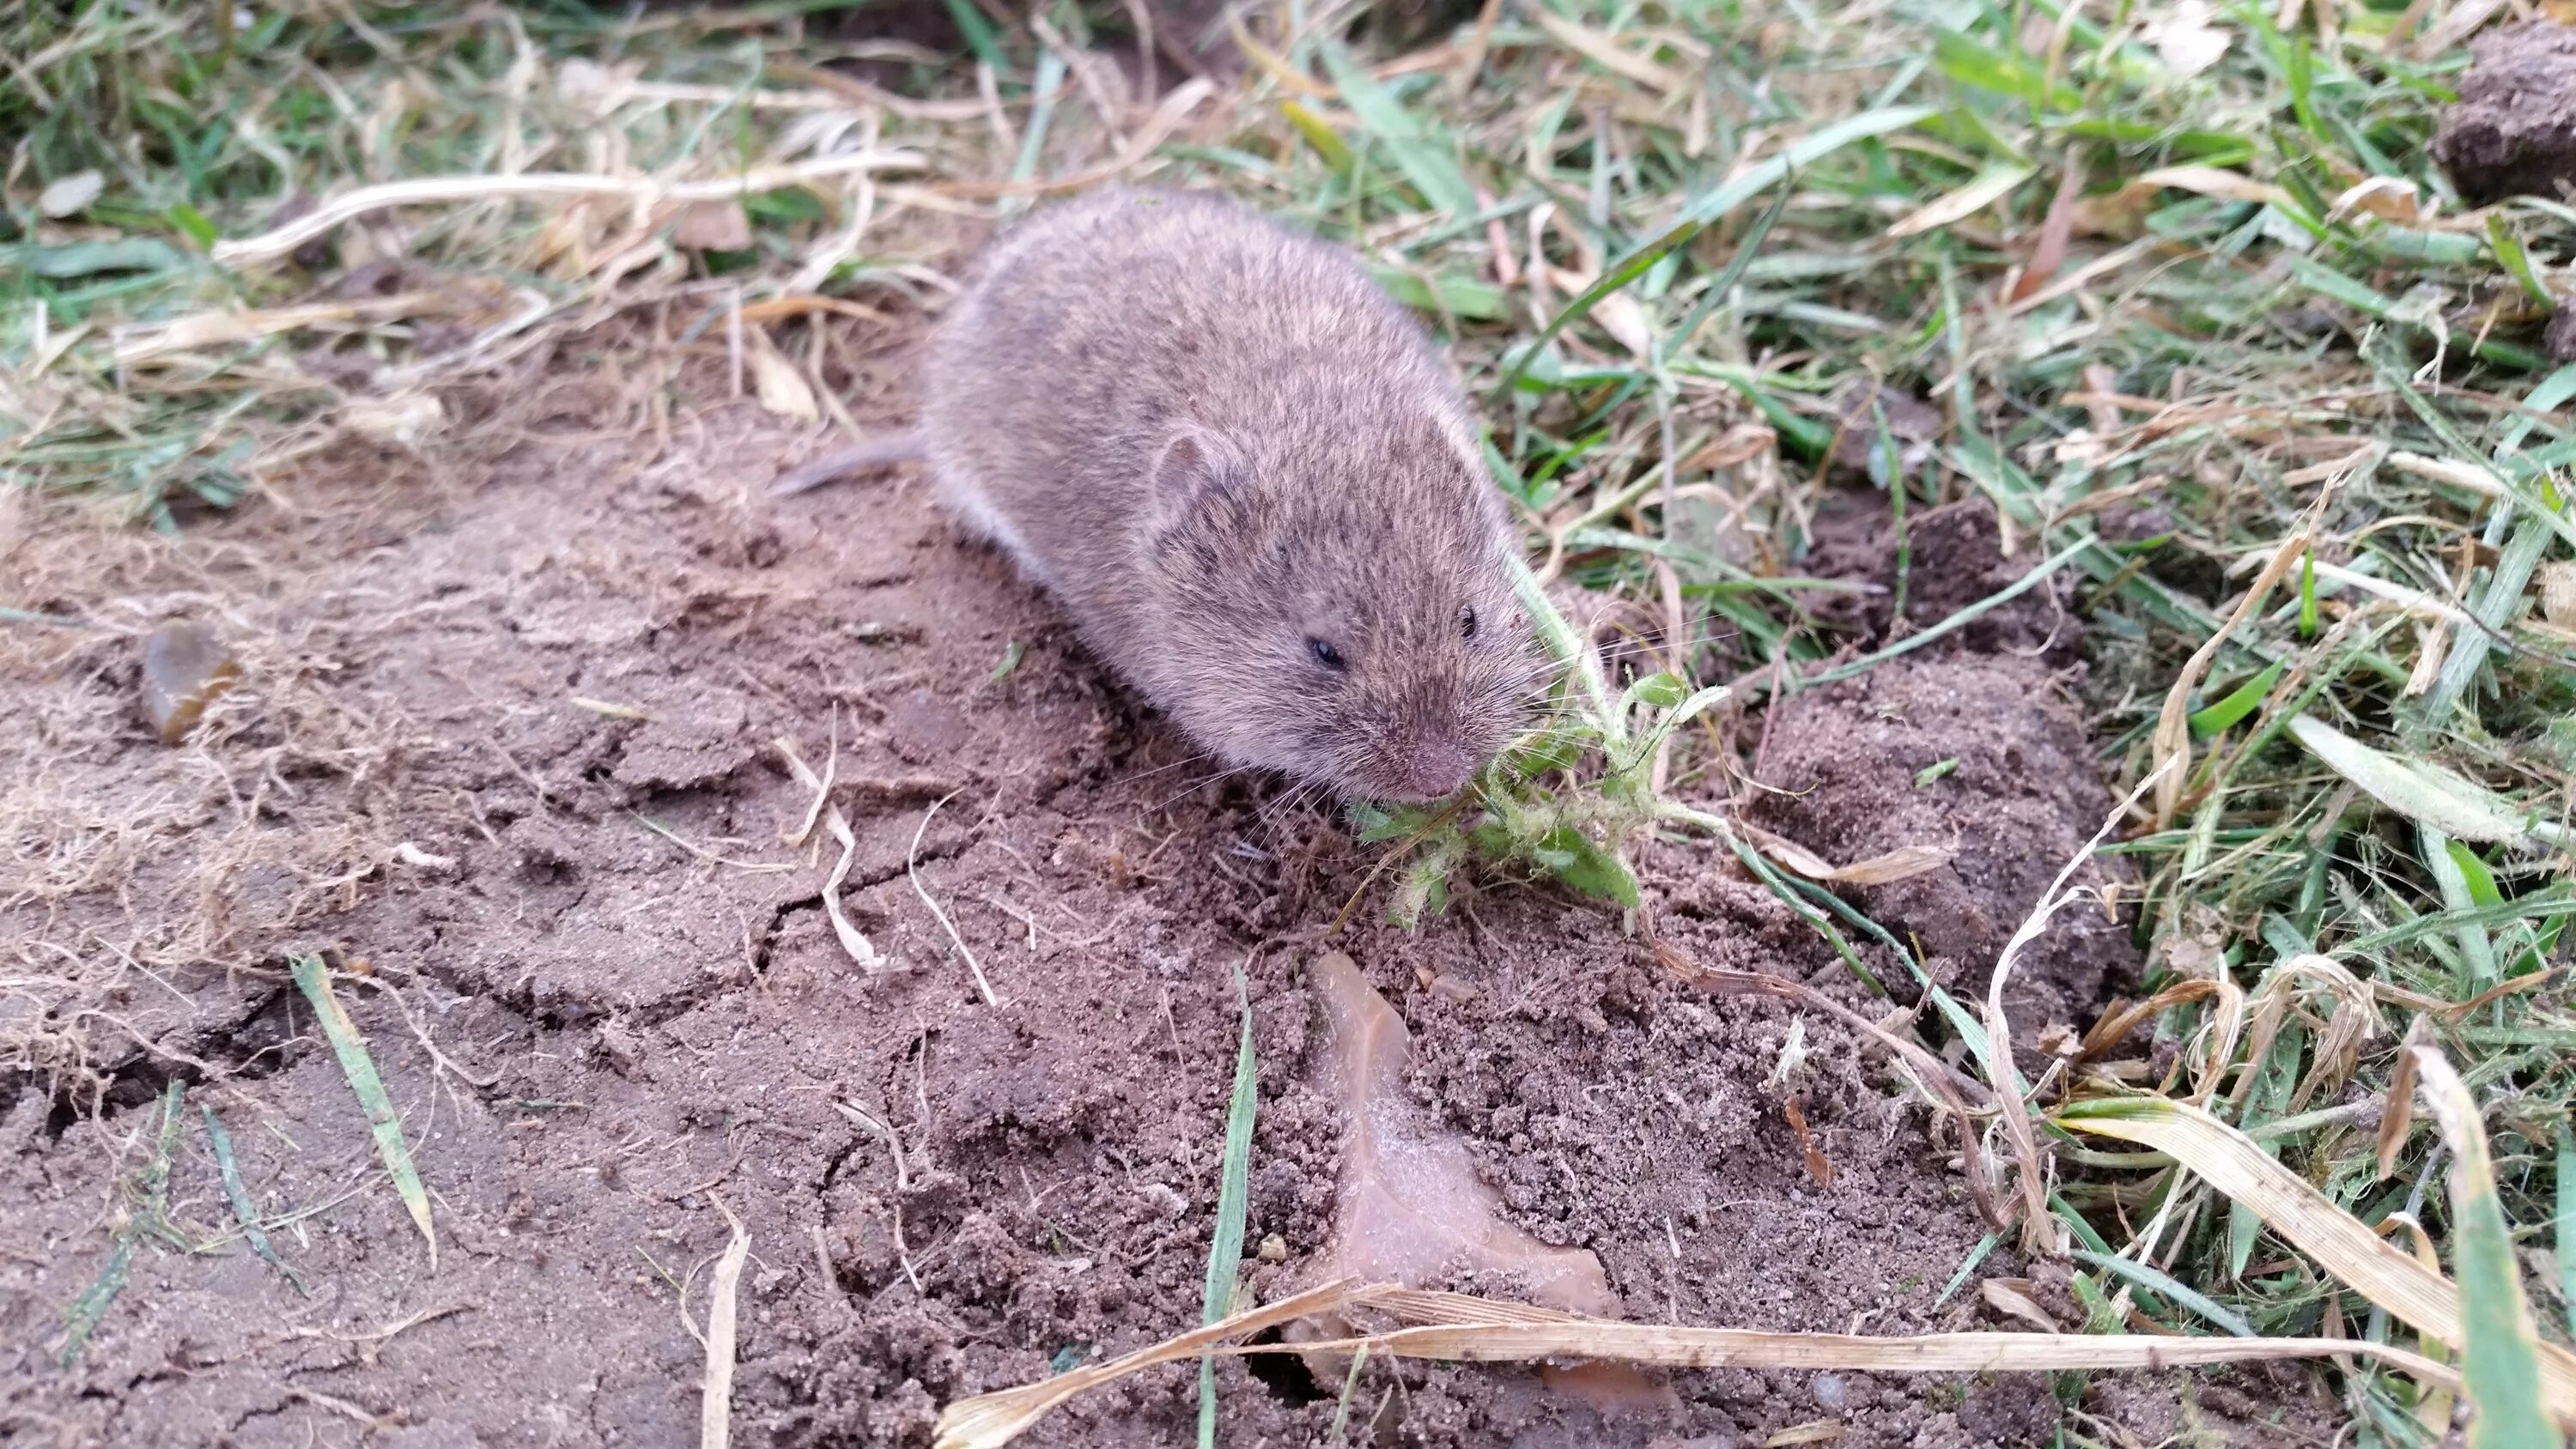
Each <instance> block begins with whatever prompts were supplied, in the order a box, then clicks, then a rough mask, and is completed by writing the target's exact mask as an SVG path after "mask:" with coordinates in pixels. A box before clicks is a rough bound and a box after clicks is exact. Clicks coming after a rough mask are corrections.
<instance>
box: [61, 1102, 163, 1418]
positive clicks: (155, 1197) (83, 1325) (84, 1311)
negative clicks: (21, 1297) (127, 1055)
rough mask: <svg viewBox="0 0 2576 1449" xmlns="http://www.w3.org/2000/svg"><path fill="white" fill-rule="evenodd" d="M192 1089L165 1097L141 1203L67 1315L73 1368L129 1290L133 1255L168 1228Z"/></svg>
mask: <svg viewBox="0 0 2576 1449" xmlns="http://www.w3.org/2000/svg"><path fill="white" fill-rule="evenodd" d="M187 1091H188V1084H187V1083H186V1082H183V1081H181V1080H179V1079H178V1078H176V1077H173V1078H171V1079H170V1085H169V1086H168V1087H167V1088H165V1089H164V1090H163V1091H162V1093H161V1127H160V1131H159V1132H158V1133H157V1134H156V1136H155V1139H154V1145H153V1152H152V1161H151V1162H150V1163H148V1164H146V1165H145V1167H144V1169H143V1202H142V1205H141V1206H140V1207H138V1208H137V1209H135V1210H134V1211H133V1212H132V1213H130V1214H128V1215H127V1217H126V1219H125V1221H124V1222H123V1223H122V1224H120V1225H119V1226H118V1227H117V1230H116V1237H115V1239H114V1241H113V1242H112V1243H111V1244H110V1245H109V1247H108V1250H107V1262H106V1264H105V1265H103V1266H102V1267H101V1268H100V1269H99V1270H98V1276H97V1277H96V1278H94V1279H92V1280H91V1281H90V1285H89V1287H87V1288H85V1289H83V1290H82V1291H81V1295H80V1297H78V1298H75V1299H73V1300H72V1306H71V1307H69V1308H67V1309H65V1310H64V1311H63V1326H64V1333H63V1347H62V1352H61V1354H60V1356H59V1359H60V1362H61V1364H62V1366H63V1367H65V1368H69V1367H71V1366H72V1363H73V1362H74V1361H75V1360H77V1359H78V1358H79V1357H80V1352H81V1349H82V1348H83V1347H84V1346H86V1345H87V1344H88V1343H89V1336H90V1335H91V1334H92V1333H95V1332H97V1331H98V1324H99V1320H100V1319H102V1318H104V1317H106V1316H107V1310H108V1306H109V1305H110V1304H112V1303H114V1302H115V1301H116V1295H117V1293H118V1292H119V1291H120V1290H122V1289H123V1288H124V1287H125V1276H126V1273H127V1272H128V1270H130V1269H131V1268H132V1267H133V1266H134V1251H135V1249H136V1247H137V1246H139V1245H140V1244H141V1243H142V1241H143V1234H144V1233H145V1232H146V1231H149V1230H152V1229H154V1228H158V1227H163V1226H165V1225H166V1223H167V1219H168V1212H169V1202H170V1161H171V1159H172V1158H173V1157H175V1156H176V1155H177V1154H178V1150H179V1122H180V1115H179V1106H180V1099H181V1098H183V1097H185V1096H186V1095H187Z"/></svg>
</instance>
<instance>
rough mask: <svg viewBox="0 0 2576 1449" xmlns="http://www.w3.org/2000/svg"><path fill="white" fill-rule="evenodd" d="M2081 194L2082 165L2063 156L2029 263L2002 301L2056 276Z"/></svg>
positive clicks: (2014, 298)
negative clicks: (2062, 166)
mask: <svg viewBox="0 0 2576 1449" xmlns="http://www.w3.org/2000/svg"><path fill="white" fill-rule="evenodd" d="M2083 194H2084V168H2082V167H2081V166H2078V165H2077V164H2076V163H2075V158H2074V157H2073V156H2071V155H2070V156H2068V157H2067V158H2066V170H2065V172H2064V173H2063V174H2061V175H2060V176H2059V177H2058V179H2057V195H2056V197H2055V198H2053V199H2052V200H2051V201H2050V202H2049V203H2048V216H2047V219H2045V220H2043V221H2042V222H2040V224H2039V241H2038V242H2037V243H2036V244H2035V245H2033V246H2032V247H2031V249H2030V265H2028V266H2026V267H2024V268H2022V273H2021V276H2019V277H2018V278H2016V279H2015V280H2014V282H2013V285H2012V291H2011V293H2010V294H2009V295H2007V296H2006V297H2005V298H2004V300H2005V301H2006V302H2018V301H2020V300H2021V299H2022V298H2024V297H2027V296H2029V295H2030V294H2031V293H2033V292H2036V291H2038V290H2039V289H2040V288H2042V287H2045V286H2047V285H2048V284H2049V283H2050V282H2051V281H2053V280H2055V279H2056V277H2057V269H2058V268H2060V267H2063V266H2065V265H2066V243H2067V239H2068V238H2069V237H2070V236H2072V235H2073V234H2074V231H2075V203H2076V201H2077V200H2078V199H2079V198H2081V197H2082V196H2083Z"/></svg>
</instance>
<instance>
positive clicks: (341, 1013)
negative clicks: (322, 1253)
mask: <svg viewBox="0 0 2576 1449" xmlns="http://www.w3.org/2000/svg"><path fill="white" fill-rule="evenodd" d="M294 967H295V984H296V986H297V987H299V988H301V989H302V991H303V992H304V997H305V999H306V1000H308V1001H310V1002H312V1003H313V1011H314V1014H315V1015H316V1016H317V1017H319V1018H320V1020H321V1023H322V1034H323V1035H324V1036H326V1037H328V1038H330V1040H331V1050H332V1051H333V1052H334V1053H335V1054H337V1055H338V1056H339V1058H340V1074H341V1075H342V1076H344V1077H347V1078H348V1079H349V1090H350V1091H352V1092H355V1093H356V1094H357V1096H358V1106H359V1107H360V1108H362V1109H364V1111H365V1112H366V1114H367V1125H368V1127H369V1128H370V1129H372V1130H373V1131H374V1133H375V1137H376V1153H377V1155H378V1156H380V1157H382V1158H383V1159H384V1160H385V1171H387V1172H389V1173H391V1174H393V1179H394V1191H395V1192H396V1193H398V1194H400V1195H401V1197H402V1200H403V1206H404V1207H405V1208H408V1209H409V1210H410V1211H411V1220H412V1221H413V1222H414V1223H415V1224H417V1225H419V1228H420V1235H421V1237H422V1238H423V1239H424V1240H426V1241H427V1242H428V1244H429V1269H430V1271H431V1272H433V1273H435V1272H437V1271H438V1230H437V1229H436V1228H435V1227H433V1226H431V1224H430V1220H429V1193H428V1192H427V1191H426V1190H424V1189H423V1188H422V1187H421V1185H420V1173H419V1171H418V1170H417V1169H415V1168H414V1167H413V1166H412V1161H411V1147H410V1144H408V1143H406V1142H404V1141H403V1132H402V1122H401V1120H400V1119H398V1118H397V1117H396V1116H395V1115H394V1104H393V1099H392V1098H390V1097H388V1096H386V1095H385V1084H384V1081H383V1079H382V1078H380V1077H378V1076H377V1075H376V1062H375V1059H374V1058H373V1057H370V1056H368V1055H367V1041H366V1038H364V1037H362V1036H360V1035H359V1034H358V1027H357V1023H355V1022H353V1021H351V1020H349V1012H348V1009H347V1008H346V1007H343V1006H342V1005H340V998H339V997H338V996H337V995H336V994H334V993H333V992H332V990H331V976H330V973H329V972H328V971H326V970H324V969H323V966H322V958H321V957H319V956H298V957H296V958H295V961H294Z"/></svg>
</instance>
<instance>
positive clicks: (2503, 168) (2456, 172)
mask: <svg viewBox="0 0 2576 1449" xmlns="http://www.w3.org/2000/svg"><path fill="white" fill-rule="evenodd" d="M2469 49H2470V54H2471V56H2472V61H2471V64H2470V66H2469V69H2468V72H2467V73H2466V74H2465V75H2463V76H2461V77H2460V103H2459V104H2458V105H2456V106H2453V107H2451V108H2450V109H2448V110H2446V111H2444V112H2443V113H2442V124H2441V126H2440V128H2439V129H2438V130H2437V131H2436V132H2435V133H2434V136H2433V155H2434V158H2435V159H2436V160H2438V161H2440V162H2441V163H2442V168H2443V169H2444V170H2445V171H2448V172H2449V173H2450V175H2451V184H2452V185H2454V186H2457V187H2458V188H2459V189H2460V196H2461V199H2463V200H2465V201H2467V202H2469V203H2470V204H2471V205H2473V206H2482V205H2484V204H2486V203H2487V202H2490V201H2494V200H2497V199H2498V198H2500V197H2506V196H2541V197H2547V198H2549V199H2550V200H2553V201H2558V200H2564V199H2566V198H2567V197H2568V196H2569V195H2576V26H2567V25H2560V24H2557V23H2555V22H2552V21H2548V20H2525V21H2521V22H2518V23H2516V24H2512V25H2500V26H2497V27H2495V28H2494V29H2492V30H2489V31H2487V32H2486V33H2485V34H2483V35H2480V36H2479V37H2478V38H2477V39H2476V40H2474V41H2472V42H2471V43H2470V47H2469Z"/></svg>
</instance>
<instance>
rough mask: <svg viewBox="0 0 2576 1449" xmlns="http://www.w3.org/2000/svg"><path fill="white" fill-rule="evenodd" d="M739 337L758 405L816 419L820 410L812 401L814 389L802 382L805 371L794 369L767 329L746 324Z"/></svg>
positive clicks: (801, 418)
mask: <svg viewBox="0 0 2576 1449" xmlns="http://www.w3.org/2000/svg"><path fill="white" fill-rule="evenodd" d="M743 340H744V342H745V344H746V346H745V347H744V356H745V358H746V359H747V360H748V361H749V362H750V363H751V378H752V384H753V386H754V387H756V388H758V389H759V392H760V405H761V406H762V407H765V408H767V409H769V410H770V411H771V412H773V413H776V414H778V415H779V416H780V417H782V418H794V419H796V420H797V421H799V422H806V423H811V422H818V421H820V420H821V418H822V413H821V411H820V410H819V409H818V408H816V406H815V405H814V389H813V388H811V387H809V386H807V385H806V382H805V375H804V374H803V373H801V372H798V371H797V370H796V364H794V363H792V362H790V361H788V360H787V358H786V356H785V355H784V354H783V353H781V352H780V351H779V350H778V344H776V343H774V342H772V341H770V340H769V333H768V331H767V329H765V328H760V327H746V328H744V329H743Z"/></svg>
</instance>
